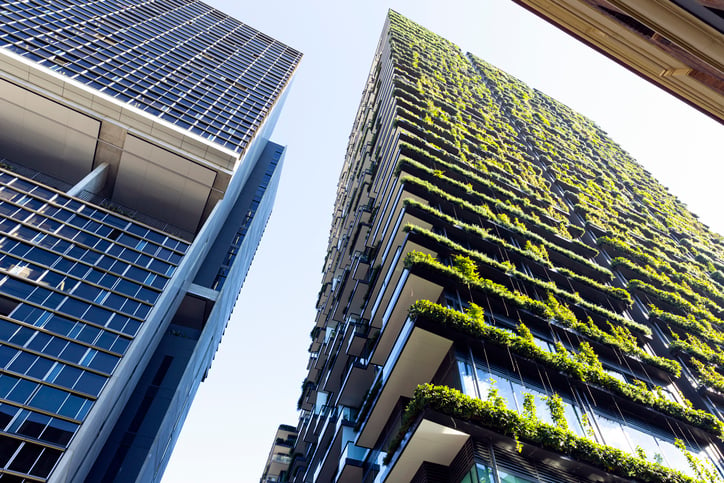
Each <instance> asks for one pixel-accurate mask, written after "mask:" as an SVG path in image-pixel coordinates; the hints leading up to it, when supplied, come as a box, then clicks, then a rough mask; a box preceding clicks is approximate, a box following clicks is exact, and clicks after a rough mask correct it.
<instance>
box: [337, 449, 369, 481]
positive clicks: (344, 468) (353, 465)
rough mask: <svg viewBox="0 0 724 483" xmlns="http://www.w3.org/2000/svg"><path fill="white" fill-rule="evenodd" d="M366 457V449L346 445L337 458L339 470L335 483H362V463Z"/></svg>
mask: <svg viewBox="0 0 724 483" xmlns="http://www.w3.org/2000/svg"><path fill="white" fill-rule="evenodd" d="M366 457H367V449H365V448H360V447H359V446H355V445H354V444H352V442H349V443H347V445H346V446H345V447H344V450H343V451H342V454H341V456H340V457H339V469H338V470H337V475H336V476H335V478H334V481H335V483H358V482H360V481H362V462H363V461H364V460H365V458H366Z"/></svg>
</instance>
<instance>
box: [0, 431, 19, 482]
mask: <svg viewBox="0 0 724 483" xmlns="http://www.w3.org/2000/svg"><path fill="white" fill-rule="evenodd" d="M19 447H20V441H18V440H17V439H12V438H8V437H7V436H2V435H0V466H2V467H5V466H6V465H7V464H8V461H10V458H12V456H13V455H14V454H15V451H17V449H18V448H19ZM3 479H5V478H3Z"/></svg>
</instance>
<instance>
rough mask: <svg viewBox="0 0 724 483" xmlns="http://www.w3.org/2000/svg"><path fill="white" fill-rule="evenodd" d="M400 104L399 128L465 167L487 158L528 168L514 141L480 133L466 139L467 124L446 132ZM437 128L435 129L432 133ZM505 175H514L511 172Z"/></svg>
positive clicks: (397, 119) (456, 126)
mask: <svg viewBox="0 0 724 483" xmlns="http://www.w3.org/2000/svg"><path fill="white" fill-rule="evenodd" d="M400 104H402V103H398V105H397V109H396V117H395V121H394V122H395V125H396V126H398V127H400V128H403V129H405V130H407V131H410V132H411V133H413V134H415V135H416V136H417V137H418V138H420V139H424V141H425V143H426V144H430V145H431V146H434V147H436V148H437V149H439V150H442V151H444V152H447V153H448V154H450V155H452V156H453V157H455V158H459V159H460V160H461V161H462V162H464V163H465V164H471V163H470V161H471V160H472V159H476V158H481V157H484V156H489V155H493V156H498V157H499V156H501V155H503V154H507V155H508V156H515V159H516V161H518V162H520V163H523V164H525V163H526V161H525V158H524V157H523V156H522V155H520V156H519V155H517V153H518V152H519V151H518V150H517V149H516V146H515V145H513V143H512V142H511V141H510V140H500V139H499V138H498V137H497V136H492V135H489V134H487V133H486V134H485V135H482V134H480V133H479V132H478V133H477V134H476V135H475V136H476V137H473V136H472V135H466V131H468V129H467V128H466V126H465V124H456V125H455V126H454V127H453V128H452V129H450V130H447V131H442V130H440V129H439V128H437V126H436V124H435V123H434V122H433V120H432V118H430V116H429V114H425V117H424V118H423V119H420V118H418V117H416V116H415V115H414V113H412V112H410V111H408V110H407V109H405V108H404V107H402V106H401V105H400ZM428 118H429V121H428ZM431 128H434V129H431ZM505 174H507V175H510V173H509V172H506V173H505Z"/></svg>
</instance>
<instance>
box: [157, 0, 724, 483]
mask: <svg viewBox="0 0 724 483" xmlns="http://www.w3.org/2000/svg"><path fill="white" fill-rule="evenodd" d="M207 1H208V0H207ZM209 3H210V4H212V5H213V6H215V7H217V8H219V9H220V10H222V11H224V12H226V13H228V14H230V15H232V16H234V17H236V18H238V19H239V20H241V21H242V22H245V23H247V24H249V25H250V26H252V27H254V28H257V29H259V30H261V31H262V32H264V33H266V34H268V35H270V36H272V37H274V38H276V39H278V40H280V41H282V42H285V43H287V44H288V45H290V46H292V47H294V48H296V49H297V50H300V51H302V52H303V53H304V58H303V59H302V63H301V66H300V67H299V69H298V71H297V75H296V79H295V81H294V84H293V86H292V90H291V92H290V93H289V97H288V99H287V103H286V105H285V106H284V109H283V111H282V114H281V118H280V122H279V124H278V125H277V129H276V131H275V133H274V136H273V138H272V139H273V140H274V141H275V142H277V143H279V144H285V145H287V146H288V150H287V155H286V159H285V164H284V171H283V173H282V179H281V185H280V187H279V193H278V196H277V202H276V206H275V208H274V213H273V214H272V217H271V220H270V222H269V225H268V226H267V230H266V233H265V235H264V238H263V240H262V243H261V246H260V248H259V251H258V252H257V255H256V259H255V261H254V264H253V265H252V268H251V271H250V272H249V275H248V277H247V279H246V283H245V286H244V288H243V290H242V292H241V296H240V297H239V301H238V303H237V309H236V312H235V313H234V315H233V316H232V319H231V321H230V322H229V327H228V329H227V331H226V334H225V336H224V340H223V341H222V344H221V347H220V349H219V352H218V353H217V356H216V360H215V361H214V365H213V366H212V368H211V371H210V373H209V377H208V378H207V380H206V381H205V382H204V383H202V384H201V388H200V389H199V392H198V394H197V396H196V400H195V401H194V404H193V406H192V408H191V412H190V414H189V417H188V419H187V421H186V425H185V427H184V429H183V431H182V433H181V437H180V438H179V441H178V443H177V445H176V449H175V452H174V455H173V456H172V458H171V462H170V463H169V466H168V468H167V470H166V474H165V476H164V479H163V482H164V483H176V482H194V483H196V482H211V481H213V482H244V483H245V482H257V481H259V479H260V477H261V474H262V472H263V470H264V464H265V462H266V458H267V455H268V452H269V449H270V447H271V443H272V441H273V438H274V433H275V431H276V428H277V426H278V425H279V424H282V423H285V424H291V425H296V423H297V411H296V405H297V400H298V398H299V396H300V387H301V383H302V381H303V379H304V377H305V376H306V364H307V358H308V353H307V349H308V347H309V342H310V338H309V333H310V331H311V329H312V327H313V324H314V317H315V313H316V310H315V307H314V304H315V302H316V296H317V292H318V290H319V287H320V281H321V276H322V275H321V269H322V263H323V260H324V254H325V252H326V248H327V235H328V232H329V224H330V222H331V214H332V207H333V202H334V196H335V192H336V187H337V179H338V175H339V170H340V169H341V167H342V162H343V159H344V153H345V150H346V147H347V139H348V136H349V131H350V129H351V127H352V122H353V120H354V115H355V113H356V110H357V105H358V103H359V100H360V95H361V93H362V88H363V86H364V82H365V80H366V78H367V73H368V71H369V68H370V65H371V61H372V55H373V53H374V50H375V48H376V47H377V42H378V39H379V35H380V32H381V29H382V25H383V23H384V19H385V15H386V12H387V9H388V8H393V9H394V10H397V11H398V12H400V13H401V14H403V15H405V16H407V17H408V18H410V19H411V20H413V21H416V22H418V23H420V24H422V25H423V26H425V27H427V28H428V29H430V30H432V31H433V32H435V33H437V34H440V35H442V36H443V37H446V38H447V39H449V40H451V41H453V42H455V43H456V44H458V45H459V46H460V47H461V48H462V49H463V50H464V51H470V52H472V53H474V54H476V55H477V56H479V57H481V58H482V59H484V60H486V61H488V62H490V63H492V64H494V65H496V66H497V67H499V68H501V69H503V70H505V71H506V72H508V73H509V74H512V75H514V76H516V77H518V78H519V79H521V80H522V81H524V82H526V83H527V84H528V85H530V86H532V87H535V88H537V89H539V90H541V91H543V92H545V93H546V94H548V95H550V96H552V97H554V98H556V99H558V100H559V101H561V102H563V103H564V104H567V105H569V106H570V107H572V108H573V109H575V110H577V111H579V112H581V113H582V114H584V115H585V116H587V117H589V118H590V119H593V120H594V121H595V122H596V123H597V124H598V125H599V126H600V127H601V128H603V129H604V130H605V131H607V132H608V133H609V135H610V136H611V137H612V138H613V139H614V140H615V141H617V142H618V143H619V144H620V145H622V146H623V148H624V149H626V150H627V151H628V152H629V153H631V154H632V155H633V156H634V157H635V158H636V159H637V160H638V161H639V162H640V163H641V164H643V165H644V166H645V167H646V168H647V169H648V170H649V171H650V172H651V173H653V174H654V176H656V177H657V178H658V179H659V180H660V181H661V182H662V183H663V184H664V185H666V186H667V187H668V188H669V189H670V191H671V192H673V193H674V194H676V195H677V196H678V197H679V198H680V199H682V200H683V201H684V202H686V203H687V204H688V206H689V208H690V209H691V210H692V211H694V212H695V213H697V214H699V215H700V217H701V219H702V221H704V222H705V223H708V224H709V225H710V226H711V227H712V228H714V229H715V230H716V231H718V232H720V233H722V232H724V215H723V214H722V209H721V201H722V189H721V182H722V174H723V171H724V170H723V168H722V161H723V158H724V156H723V155H722V149H721V146H722V141H723V140H724V127H722V125H721V124H719V123H717V122H715V121H713V120H711V119H709V118H708V117H706V116H704V115H703V114H700V113H698V112H697V111H694V110H693V109H691V108H689V107H688V106H686V105H684V104H683V103H682V102H680V101H677V100H676V99H674V98H673V97H671V96H669V95H668V94H666V93H664V92H663V91H661V90H660V89H658V88H655V87H653V86H651V85H650V84H648V83H647V82H645V81H643V80H641V79H639V78H638V77H637V76H635V75H634V74H631V73H630V72H628V71H627V70H625V69H623V68H621V67H619V66H618V65H617V64H614V63H613V62H612V61H609V60H608V59H606V58H605V57H603V56H601V55H599V54H597V53H596V52H594V51H593V50H591V49H589V48H588V47H586V46H584V45H582V44H580V43H579V42H577V41H576V40H574V39H572V38H570V37H568V36H567V35H565V34H563V33H562V32H560V31H558V30H557V29H555V28H554V27H551V26H549V25H548V24H547V23H545V22H543V21H542V20H540V19H538V18H537V17H535V16H533V15H532V14H530V13H529V12H527V11H526V10H523V9H522V8H520V7H518V6H517V5H515V4H513V3H512V1H510V0H471V1H462V0H448V1H446V2H440V1H430V0H416V1H412V0H409V1H408V0H405V1H402V0H401V1H395V0H390V1H389V3H387V2H382V1H379V0H367V1H360V2H345V1H336V2H334V1H327V0H306V1H302V0H296V1H291V0H266V1H263V2H262V1H259V2H249V1H242V2H239V1H238V0H236V1H231V0H211V1H209ZM252 3H253V5H252ZM443 3H444V6H443Z"/></svg>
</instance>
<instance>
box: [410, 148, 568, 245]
mask: <svg viewBox="0 0 724 483" xmlns="http://www.w3.org/2000/svg"><path fill="white" fill-rule="evenodd" d="M398 159H399V160H398V164H397V168H396V172H397V173H399V172H400V171H402V170H404V169H405V168H410V169H407V171H408V172H409V173H410V174H411V175H415V176H416V175H417V174H418V173H425V174H426V175H427V177H434V178H437V179H439V180H440V181H439V182H438V181H437V180H436V185H437V187H438V188H439V189H441V190H443V191H445V192H446V193H448V194H450V195H451V196H454V195H452V193H451V192H452V191H453V190H457V191H458V192H460V191H463V192H465V193H466V194H467V195H468V196H474V197H475V198H478V200H476V201H480V204H481V205H482V204H486V205H488V206H492V207H494V208H495V209H496V210H497V211H498V212H503V213H505V214H506V215H507V216H509V217H510V216H513V217H515V218H518V219H522V221H523V222H524V223H526V222H527V223H529V224H533V225H535V226H538V227H540V228H541V229H543V230H544V231H546V232H553V233H556V234H559V235H560V234H561V230H559V228H558V225H559V224H564V226H565V228H566V230H565V232H566V233H568V232H569V228H570V225H568V223H567V220H565V219H564V217H563V216H562V215H559V214H558V213H556V212H555V210H551V212H549V211H547V210H543V209H541V208H539V207H537V206H535V205H531V204H530V202H528V200H527V199H526V198H523V199H519V198H515V199H514V200H511V199H508V200H505V201H503V200H501V199H500V198H496V197H493V196H489V195H486V194H484V193H481V192H480V191H476V190H475V187H474V186H473V184H472V183H470V182H468V183H464V182H462V181H458V180H456V179H453V178H450V177H448V176H446V175H445V172H444V171H442V170H441V169H433V168H430V167H428V166H426V165H425V164H423V163H421V162H419V161H417V160H415V159H413V158H411V157H409V156H407V155H406V154H400V156H399V158H398ZM435 164H441V163H435ZM441 167H443V166H441ZM413 171H416V173H415V172H413ZM443 183H444V184H446V185H448V186H439V184H443ZM448 187H450V188H451V189H447V188H448ZM469 203H470V202H469ZM516 203H520V205H519V204H516ZM471 204H472V203H471ZM476 205H477V203H476ZM521 205H522V206H523V207H525V211H524V209H523V208H521ZM553 216H556V217H557V219H554V218H552V217H553ZM541 217H543V218H541Z"/></svg>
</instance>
